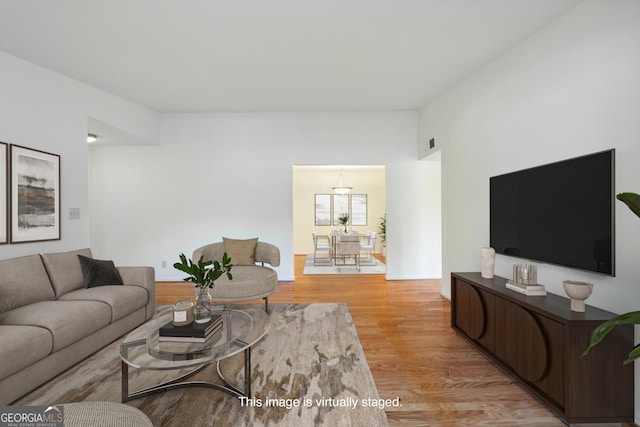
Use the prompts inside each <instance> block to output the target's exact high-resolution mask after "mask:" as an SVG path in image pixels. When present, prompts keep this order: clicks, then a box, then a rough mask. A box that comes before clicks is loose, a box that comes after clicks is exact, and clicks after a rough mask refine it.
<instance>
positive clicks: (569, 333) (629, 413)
mask: <svg viewBox="0 0 640 427" xmlns="http://www.w3.org/2000/svg"><path fill="white" fill-rule="evenodd" d="M506 282H507V279H504V278H502V277H498V276H496V277H494V278H493V279H483V278H482V277H481V276H480V273H452V274H451V327H452V328H453V329H455V330H456V331H457V332H458V333H459V334H460V335H461V336H462V337H464V338H465V339H467V340H468V341H469V342H470V343H471V344H473V345H474V346H475V347H476V348H477V349H478V350H480V351H481V352H483V353H484V354H486V355H487V356H488V357H489V358H490V359H491V360H492V361H493V362H494V363H495V364H496V365H497V366H498V367H500V368H501V369H502V370H503V371H505V372H506V373H507V374H509V375H510V376H512V377H513V378H514V379H515V380H516V381H518V383H520V384H521V385H522V386H523V387H524V388H525V389H526V390H528V391H529V392H530V393H531V394H533V395H534V396H535V397H537V398H538V399H539V400H540V401H541V402H542V403H544V404H545V406H547V407H548V408H549V409H550V410H551V411H553V412H554V413H555V414H556V415H558V416H559V417H560V418H562V419H563V420H564V421H565V422H567V423H569V424H575V423H614V422H630V421H633V416H634V408H633V406H634V398H633V383H634V373H633V364H629V365H623V364H622V362H623V361H624V360H625V359H626V357H627V354H628V353H629V351H631V349H632V348H633V341H634V339H633V326H632V325H627V326H624V327H616V328H614V329H613V331H612V332H611V333H610V334H609V335H608V336H607V338H605V340H604V341H603V342H602V343H600V344H599V345H597V346H596V347H595V348H593V349H592V350H591V351H590V352H589V354H588V355H587V356H585V357H583V358H580V354H581V353H582V350H583V349H584V346H585V344H586V342H587V339H588V336H589V334H590V333H591V331H592V330H593V328H594V327H596V326H597V325H599V324H600V323H602V322H603V321H605V320H608V319H610V318H611V317H613V316H615V314H613V313H610V312H608V311H605V310H600V309H598V308H595V307H591V306H587V308H586V311H585V312H584V313H577V312H573V311H571V309H570V301H569V299H567V298H563V297H561V296H558V295H553V294H547V295H546V296H525V295H521V294H519V293H517V292H514V291H511V290H509V289H507V288H506V286H505V285H506Z"/></svg>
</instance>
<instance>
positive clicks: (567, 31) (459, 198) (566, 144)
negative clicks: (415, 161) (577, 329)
mask: <svg viewBox="0 0 640 427" xmlns="http://www.w3.org/2000/svg"><path fill="white" fill-rule="evenodd" d="M639 46H640V2H638V1H631V0H614V1H586V2H584V3H582V4H580V5H579V6H578V7H576V8H575V9H574V10H572V11H570V12H569V13H568V14H566V15H565V16H564V17H562V18H561V19H559V20H558V21H556V22H555V23H553V24H551V25H550V26H548V27H546V28H544V29H543V30H541V31H540V32H538V33H537V34H536V35H534V36H533V37H532V38H530V39H529V40H528V41H526V42H525V43H523V44H521V45H519V46H517V47H515V48H514V49H512V50H511V51H510V52H509V53H508V54H506V55H504V56H502V57H500V58H499V59H497V60H496V61H494V62H493V63H492V64H490V65H489V66H487V67H485V68H484V69H483V70H480V71H479V72H478V73H476V74H474V75H473V76H471V77H470V78H469V79H467V80H466V81H465V82H463V83H461V84H459V85H457V86H456V87H455V88H453V89H451V90H450V91H448V92H446V93H445V94H443V95H442V96H441V97H439V98H438V99H437V100H435V101H434V102H432V103H430V104H429V105H427V106H425V108H424V109H422V111H421V112H420V120H419V135H420V137H419V139H420V140H421V141H423V142H424V141H425V140H428V138H430V137H432V136H435V137H436V141H438V143H439V146H440V149H441V156H442V180H443V183H442V185H443V197H442V201H443V276H444V277H443V290H442V291H443V294H445V295H447V296H448V295H449V293H450V280H449V274H450V273H451V272H452V271H478V270H479V252H480V248H481V247H482V246H486V245H488V243H489V177H490V176H493V175H498V174H501V173H505V172H509V171H514V170H519V169H523V168H527V167H530V166H535V165H540V164H545V163H549V162H553V161H557V160H561V159H566V158H571V157H575V156H578V155H582V154H588V153H592V152H597V151H601V150H605V149H609V148H615V149H616V190H617V192H622V191H632V192H640V173H638V162H639V161H640V120H638V117H640V84H639V76H640V48H639ZM616 203H617V205H616V229H617V231H616V239H617V242H616V250H617V253H616V255H617V262H616V264H617V277H615V278H611V277H607V276H602V275H597V274H589V273H583V272H579V271H577V270H572V269H567V268H562V267H555V266H551V265H544V264H542V265H539V266H538V270H539V272H538V277H539V281H540V282H541V283H543V284H544V285H546V286H547V289H548V290H549V291H550V292H552V293H555V294H560V295H564V291H563V290H562V281H563V280H565V279H574V280H584V281H588V282H592V283H594V284H595V286H594V292H593V295H592V296H591V297H590V298H589V300H588V303H589V304H592V305H595V306H599V307H601V308H604V309H607V310H611V311H614V312H626V311H632V310H638V309H640V282H639V281H638V274H640V270H639V269H638V254H640V219H638V218H637V217H636V216H635V215H633V214H632V213H631V211H630V210H629V209H627V208H626V207H625V206H624V205H623V204H621V203H620V202H616ZM552 208H553V207H550V209H552ZM515 262H517V259H516V258H510V257H504V256H498V257H497V260H496V273H497V274H498V275H501V276H505V277H510V274H511V266H512V264H513V263H515ZM636 371H638V370H636ZM638 384H639V381H636V385H638ZM636 388H637V387H636ZM639 394H640V393H636V396H638V395H639ZM638 407H640V405H639V404H638V398H636V408H638ZM636 412H638V410H636ZM637 418H638V417H637V416H636V421H637Z"/></svg>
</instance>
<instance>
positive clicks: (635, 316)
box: [580, 193, 640, 365]
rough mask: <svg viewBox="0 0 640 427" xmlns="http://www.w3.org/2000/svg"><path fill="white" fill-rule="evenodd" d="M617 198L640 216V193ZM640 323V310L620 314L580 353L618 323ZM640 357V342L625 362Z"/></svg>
mask: <svg viewBox="0 0 640 427" xmlns="http://www.w3.org/2000/svg"><path fill="white" fill-rule="evenodd" d="M616 199H618V200H620V201H621V202H623V203H625V204H626V205H627V206H628V207H629V209H631V211H633V213H635V214H636V215H637V216H638V218H640V195H638V194H636V193H620V194H618V195H617V196H616ZM638 324H640V311H631V312H629V313H624V314H620V315H618V316H615V317H613V318H612V319H609V320H607V321H606V322H604V323H602V324H600V325H598V327H596V328H595V329H594V330H593V331H591V335H590V336H589V342H587V345H586V347H585V349H584V351H583V352H582V354H581V355H580V357H584V356H586V355H587V353H589V350H591V348H592V347H594V346H595V345H597V344H598V343H600V342H601V341H602V340H603V339H604V337H605V336H607V334H608V333H609V332H611V330H612V329H613V328H614V327H616V326H618V325H638ZM638 357H640V344H637V345H636V346H635V347H634V348H633V349H632V350H631V351H630V352H629V354H628V356H627V359H626V360H625V361H624V364H625V365H626V364H628V363H631V362H633V361H634V360H636V359H637V358H638Z"/></svg>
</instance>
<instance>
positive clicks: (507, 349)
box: [495, 298, 520, 372]
mask: <svg viewBox="0 0 640 427" xmlns="http://www.w3.org/2000/svg"><path fill="white" fill-rule="evenodd" d="M495 328H496V355H497V356H498V357H499V358H500V359H502V361H503V362H504V363H506V364H507V365H508V366H509V367H510V368H511V369H513V370H514V371H516V372H518V371H519V370H520V307H518V306H517V305H515V304H512V303H510V302H509V301H507V300H504V299H502V298H496V325H495Z"/></svg>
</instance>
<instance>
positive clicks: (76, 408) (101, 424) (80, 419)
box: [60, 402, 153, 427]
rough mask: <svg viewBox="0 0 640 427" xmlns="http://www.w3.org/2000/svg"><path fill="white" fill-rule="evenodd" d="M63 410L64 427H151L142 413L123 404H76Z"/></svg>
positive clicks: (69, 405)
mask: <svg viewBox="0 0 640 427" xmlns="http://www.w3.org/2000/svg"><path fill="white" fill-rule="evenodd" d="M60 406H62V407H63V408H64V427H124V426H132V427H133V426H135V427H153V424H152V423H151V420H150V419H149V417H147V416H146V415H145V414H144V412H142V411H141V410H139V409H137V408H133V407H131V406H129V405H125V404H124V403H114V402H78V403H65V404H63V405H60Z"/></svg>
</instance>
